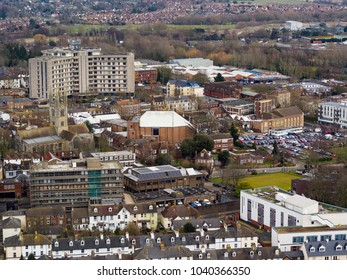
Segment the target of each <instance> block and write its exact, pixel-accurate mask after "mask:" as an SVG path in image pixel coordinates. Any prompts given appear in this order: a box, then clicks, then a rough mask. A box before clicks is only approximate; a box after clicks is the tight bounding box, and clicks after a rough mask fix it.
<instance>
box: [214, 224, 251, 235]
mask: <svg viewBox="0 0 347 280" xmlns="http://www.w3.org/2000/svg"><path fill="white" fill-rule="evenodd" d="M256 236H257V235H256V234H255V233H254V232H253V231H252V230H250V229H248V228H247V227H245V226H242V225H239V228H236V227H227V228H225V227H223V228H221V229H219V230H217V231H215V232H214V233H213V237H215V238H235V237H256Z"/></svg>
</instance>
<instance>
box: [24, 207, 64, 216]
mask: <svg viewBox="0 0 347 280" xmlns="http://www.w3.org/2000/svg"><path fill="white" fill-rule="evenodd" d="M26 215H27V217H38V216H58V215H61V216H63V215H65V208H64V207H62V206H44V207H35V208H30V209H28V210H27V213H26Z"/></svg>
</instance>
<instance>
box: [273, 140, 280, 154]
mask: <svg viewBox="0 0 347 280" xmlns="http://www.w3.org/2000/svg"><path fill="white" fill-rule="evenodd" d="M278 154H279V150H278V145H277V141H276V140H275V141H274V144H273V150H272V155H273V156H277V155H278Z"/></svg>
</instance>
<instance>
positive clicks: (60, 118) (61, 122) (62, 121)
mask: <svg viewBox="0 0 347 280" xmlns="http://www.w3.org/2000/svg"><path fill="white" fill-rule="evenodd" d="M49 122H50V125H51V126H53V127H54V128H55V131H56V133H57V135H60V133H61V132H62V131H63V130H68V115H67V97H66V94H65V93H61V92H57V93H51V94H50V96H49Z"/></svg>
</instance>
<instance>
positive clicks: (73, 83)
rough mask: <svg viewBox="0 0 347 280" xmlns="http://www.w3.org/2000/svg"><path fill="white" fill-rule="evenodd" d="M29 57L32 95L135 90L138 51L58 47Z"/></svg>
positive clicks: (47, 95) (46, 95) (39, 96)
mask: <svg viewBox="0 0 347 280" xmlns="http://www.w3.org/2000/svg"><path fill="white" fill-rule="evenodd" d="M42 53H43V56H41V57H35V58H31V59H29V76H30V82H29V88H30V98H48V97H49V94H50V93H56V92H64V93H66V94H67V95H71V94H73V93H76V94H78V93H89V92H96V93H117V92H127V93H133V92H134V90H135V72H134V54H133V53H121V54H112V55H103V54H102V53H101V49H91V48H77V49H74V48H70V49H69V48H54V49H50V50H45V51H42Z"/></svg>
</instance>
